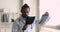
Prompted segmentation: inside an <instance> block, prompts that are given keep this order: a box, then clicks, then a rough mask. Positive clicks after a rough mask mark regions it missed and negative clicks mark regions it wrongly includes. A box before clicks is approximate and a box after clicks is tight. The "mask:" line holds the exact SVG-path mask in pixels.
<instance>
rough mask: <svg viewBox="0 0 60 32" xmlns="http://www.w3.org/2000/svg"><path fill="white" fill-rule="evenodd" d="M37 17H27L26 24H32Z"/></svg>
mask: <svg viewBox="0 0 60 32" xmlns="http://www.w3.org/2000/svg"><path fill="white" fill-rule="evenodd" d="M34 19H35V17H27V19H26V24H32V23H33V22H34Z"/></svg>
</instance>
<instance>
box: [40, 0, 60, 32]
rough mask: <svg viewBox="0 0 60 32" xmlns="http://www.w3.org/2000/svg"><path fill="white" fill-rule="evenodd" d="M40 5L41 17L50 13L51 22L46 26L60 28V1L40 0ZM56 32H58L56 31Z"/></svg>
mask: <svg viewBox="0 0 60 32" xmlns="http://www.w3.org/2000/svg"><path fill="white" fill-rule="evenodd" d="M39 5H40V7H39V8H40V16H42V14H44V13H45V12H46V11H47V12H49V16H50V20H49V21H48V22H47V23H46V24H45V25H48V26H53V28H54V27H55V28H58V27H60V0H40V3H39ZM46 29H47V28H46ZM48 30H50V29H48ZM51 31H52V29H51ZM54 31H55V32H58V31H56V30H54Z"/></svg>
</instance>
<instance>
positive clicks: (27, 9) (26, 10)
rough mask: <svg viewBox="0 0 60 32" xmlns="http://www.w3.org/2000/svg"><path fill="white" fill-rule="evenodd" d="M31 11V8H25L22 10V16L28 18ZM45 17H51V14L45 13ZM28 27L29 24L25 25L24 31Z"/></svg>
mask: <svg viewBox="0 0 60 32" xmlns="http://www.w3.org/2000/svg"><path fill="white" fill-rule="evenodd" d="M29 11H30V8H24V9H22V11H21V13H22V16H23V17H24V18H26V17H28V15H29ZM43 16H49V13H48V12H45V14H43ZM27 27H28V24H25V25H24V26H23V30H26V28H27Z"/></svg>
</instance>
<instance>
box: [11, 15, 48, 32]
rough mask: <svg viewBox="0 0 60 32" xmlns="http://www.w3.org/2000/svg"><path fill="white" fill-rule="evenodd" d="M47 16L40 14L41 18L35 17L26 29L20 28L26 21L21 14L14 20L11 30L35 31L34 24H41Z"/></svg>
mask: <svg viewBox="0 0 60 32" xmlns="http://www.w3.org/2000/svg"><path fill="white" fill-rule="evenodd" d="M48 18H49V16H42V18H41V20H38V19H37V18H35V19H34V22H33V23H32V24H30V25H28V28H27V29H26V30H24V31H23V30H22V28H23V26H24V25H25V23H26V21H25V20H26V19H25V18H23V17H22V16H21V17H19V18H18V19H16V20H15V22H14V23H13V27H12V32H35V31H36V30H35V28H36V26H42V25H44V23H46V22H47V20H48Z"/></svg>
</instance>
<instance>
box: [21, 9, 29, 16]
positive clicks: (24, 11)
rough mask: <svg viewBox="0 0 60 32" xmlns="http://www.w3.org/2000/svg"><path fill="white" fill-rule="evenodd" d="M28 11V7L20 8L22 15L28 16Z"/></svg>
mask: <svg viewBox="0 0 60 32" xmlns="http://www.w3.org/2000/svg"><path fill="white" fill-rule="evenodd" d="M29 11H30V9H29V8H24V9H22V15H24V16H28V15H29Z"/></svg>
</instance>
